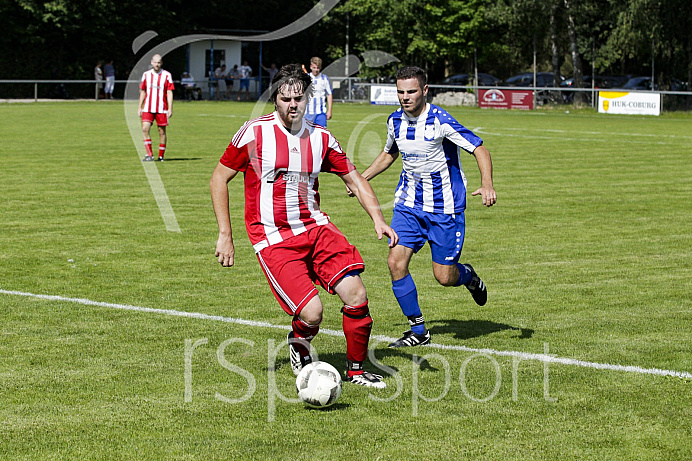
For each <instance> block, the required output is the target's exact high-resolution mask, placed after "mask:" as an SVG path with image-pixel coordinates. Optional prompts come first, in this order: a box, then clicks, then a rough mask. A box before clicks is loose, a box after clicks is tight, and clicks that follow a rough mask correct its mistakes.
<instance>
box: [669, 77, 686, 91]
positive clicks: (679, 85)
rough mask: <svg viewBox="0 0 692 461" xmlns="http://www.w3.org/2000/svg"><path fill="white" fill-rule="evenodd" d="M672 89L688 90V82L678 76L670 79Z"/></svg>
mask: <svg viewBox="0 0 692 461" xmlns="http://www.w3.org/2000/svg"><path fill="white" fill-rule="evenodd" d="M670 91H687V83H685V82H683V81H682V80H678V79H677V78H671V79H670Z"/></svg>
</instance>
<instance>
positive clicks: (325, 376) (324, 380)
mask: <svg viewBox="0 0 692 461" xmlns="http://www.w3.org/2000/svg"><path fill="white" fill-rule="evenodd" d="M296 389H297V390H298V398H300V400H302V401H303V402H305V403H307V404H308V405H310V406H311V407H315V408H324V407H328V406H330V405H332V404H333V403H334V402H336V400H337V399H338V398H339V396H340V395H341V375H340V374H339V372H338V371H337V370H336V368H334V367H333V366H331V365H330V364H328V363H327V362H312V363H309V364H307V365H305V366H304V367H303V369H302V370H300V373H298V376H297V377H296Z"/></svg>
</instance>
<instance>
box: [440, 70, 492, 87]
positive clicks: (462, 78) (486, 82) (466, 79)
mask: <svg viewBox="0 0 692 461" xmlns="http://www.w3.org/2000/svg"><path fill="white" fill-rule="evenodd" d="M473 78H474V75H473V74H457V75H452V76H450V77H447V78H446V79H444V80H442V81H441V82H440V83H439V84H440V85H461V86H466V85H469V84H470V83H471V81H472V80H473ZM499 83H500V79H499V78H497V77H495V76H494V75H490V74H484V73H481V72H479V73H478V86H497V85H499Z"/></svg>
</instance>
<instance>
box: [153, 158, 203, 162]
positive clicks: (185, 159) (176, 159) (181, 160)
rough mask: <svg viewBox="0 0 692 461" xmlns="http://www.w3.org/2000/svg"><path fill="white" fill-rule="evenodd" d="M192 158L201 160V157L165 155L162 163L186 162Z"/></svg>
mask: <svg viewBox="0 0 692 461" xmlns="http://www.w3.org/2000/svg"><path fill="white" fill-rule="evenodd" d="M192 160H202V157H190V158H183V157H180V158H170V157H166V159H165V160H164V161H163V162H162V163H168V162H188V161H192Z"/></svg>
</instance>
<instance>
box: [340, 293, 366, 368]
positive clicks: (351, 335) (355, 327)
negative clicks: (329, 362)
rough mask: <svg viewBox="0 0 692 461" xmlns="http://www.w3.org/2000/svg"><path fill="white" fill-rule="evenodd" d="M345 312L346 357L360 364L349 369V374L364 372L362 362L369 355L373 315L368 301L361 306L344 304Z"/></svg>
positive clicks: (343, 310)
mask: <svg viewBox="0 0 692 461" xmlns="http://www.w3.org/2000/svg"><path fill="white" fill-rule="evenodd" d="M341 312H343V314H344V325H343V328H344V336H346V359H347V360H348V361H349V362H352V363H355V364H360V366H359V367H354V368H357V369H354V370H349V371H348V375H349V376H353V375H357V374H362V373H363V367H362V363H363V362H364V361H365V358H366V357H367V356H368V342H369V341H370V330H372V317H370V309H368V302H367V301H365V302H364V303H363V304H361V305H360V306H348V305H344V308H343V309H342V310H341Z"/></svg>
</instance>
